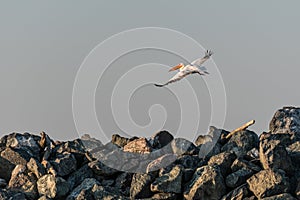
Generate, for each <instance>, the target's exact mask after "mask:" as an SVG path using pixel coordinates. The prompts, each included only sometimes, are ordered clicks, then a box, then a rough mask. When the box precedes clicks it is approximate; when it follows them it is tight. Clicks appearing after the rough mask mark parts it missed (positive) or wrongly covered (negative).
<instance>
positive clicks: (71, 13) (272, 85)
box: [0, 0, 300, 140]
mask: <svg viewBox="0 0 300 200" xmlns="http://www.w3.org/2000/svg"><path fill="white" fill-rule="evenodd" d="M0 2H1V3H0V4H1V5H0V25H1V33H0V54H1V59H0V91H1V92H0V98H1V103H0V134H1V135H4V134H7V133H10V132H14V131H17V132H25V131H28V132H32V133H37V134H38V133H39V132H40V131H46V132H47V133H48V134H50V135H51V137H53V138H55V139H60V140H66V139H73V138H76V137H78V134H77V132H76V129H75V125H74V121H73V116H72V88H73V83H74V80H75V76H76V73H77V70H78V69H79V66H80V65H81V63H82V62H83V60H84V58H85V57H86V56H87V55H88V53H89V52H90V51H91V50H92V49H93V48H94V47H95V46H96V45H98V44H99V43H100V42H102V41H104V40H105V39H106V38H108V37H110V36H111V35H113V34H116V33H119V32H121V31H124V30H128V29H132V28H138V27H148V26H155V27H164V28H170V29H174V30H177V31H180V32H182V33H184V34H187V35H188V36H190V37H192V38H194V39H195V40H196V41H198V42H199V43H200V44H201V45H203V46H204V47H205V48H209V49H212V50H213V51H214V52H215V55H214V56H213V59H214V62H215V63H216V64H217V66H218V68H219V70H220V72H221V74H222V77H223V81H224V84H225V89H226V94H227V116H226V121H225V125H224V128H225V129H228V130H231V129H234V128H236V127H237V126H239V125H241V124H242V123H244V122H246V121H248V120H250V119H255V120H256V124H255V125H254V126H253V127H251V128H252V129H253V130H255V131H256V132H257V133H258V134H260V133H261V132H262V131H266V130H268V123H269V121H270V120H271V117H272V115H273V114H274V112H275V110H276V109H278V108H281V107H282V106H285V105H295V106H297V105H299V102H300V101H299V100H300V93H299V91H298V90H299V73H300V69H299V66H300V61H299V58H298V54H299V52H300V44H299V35H300V26H299V25H298V24H299V19H300V12H299V6H300V2H299V1H296V0H295V1H287V2H284V1H271V0H270V1H247V2H245V1H244V2H242V1H218V2H217V1H188V2H183V1H160V2H158V1H157V2H155V1H126V3H125V2H124V1H106V2H104V1H88V2H87V1H75V0H68V1H43V2H41V1H0ZM129 2H130V3H129ZM141 54H143V52H142V53H141V52H140V54H139V53H137V54H136V55H135V57H136V56H138V57H139V59H141V60H143V59H142V58H144V60H145V62H146V61H147V62H148V61H149V62H150V61H151V60H149V59H148V57H149V55H156V57H157V58H160V59H161V61H162V62H163V60H165V63H164V64H172V59H173V57H172V56H170V55H168V54H165V53H162V54H161V55H162V56H161V57H160V54H159V52H148V53H147V52H146V53H145V52H144V55H142V56H140V55H141ZM133 56H134V55H133ZM147 56H148V57H147ZM164 58H165V59H164ZM132 59H134V58H132ZM132 59H131V60H130V55H129V56H128V58H127V61H124V63H131V62H132ZM176 59H177V60H176ZM175 60H176V62H177V61H179V60H178V58H174V63H175V64H177V63H176V62H175ZM119 62H121V61H119ZM139 64H142V62H141V63H139ZM108 74H109V73H108ZM111 74H112V73H111ZM108 76H110V75H108ZM106 78H107V77H106ZM190 80H191V83H192V82H193V81H194V78H191V79H190ZM105 94H109V91H108V92H107V93H105V92H104V93H101V88H100V89H99V90H98V92H97V94H96V99H101V95H103V97H104V96H105ZM160 95H167V94H163V93H161V92H160ZM135 96H136V98H137V99H138V98H141V97H142V96H143V92H142V91H141V92H140V93H136V95H135ZM149 98H150V97H147V99H149ZM165 98H170V99H172V98H173V97H171V96H170V97H165ZM144 100H145V99H144ZM139 101H140V102H143V98H142V99H140V100H139ZM203 101H204V103H205V102H206V101H207V100H203ZM99 102H101V100H99ZM155 103H160V102H159V101H158V102H155ZM150 104H151V102H146V103H145V106H148V107H149V105H150ZM139 105H140V104H139ZM174 105H177V104H176V102H175V101H174ZM131 106H132V107H133V108H134V107H135V105H131ZM136 106H138V105H136ZM96 109H97V114H98V115H99V116H98V118H99V119H101V118H103V117H101V116H100V115H102V116H103V112H102V110H101V109H102V107H101V103H100V104H96ZM140 109H143V107H139V110H140ZM134 110H135V109H132V112H133V113H132V116H133V118H136V119H137V121H138V120H140V122H139V121H138V122H137V123H140V124H143V123H144V122H143V117H142V118H139V116H140V115H138V114H135V111H134ZM203 110H204V111H203V112H204V113H202V114H201V115H205V114H206V112H207V109H205V108H203ZM146 112H147V110H146V111H145V113H146ZM176 113H177V114H178V111H174V112H173V113H172V114H170V115H172V116H174V115H176ZM104 115H105V113H104ZM135 115H136V117H134V116H135ZM207 115H208V114H207ZM141 116H142V115H141ZM145 116H146V117H145V119H144V120H145V121H147V120H149V119H147V113H146V114H145ZM178 120H180V119H178V118H176V117H175V118H174V124H173V125H172V123H170V122H168V124H167V127H166V128H167V129H169V130H171V131H172V130H173V129H174V130H176V128H177V127H178V124H176V122H178ZM207 123H208V120H205V119H204V123H203V125H202V126H201V127H200V129H199V132H202V133H203V132H205V130H206V129H207V127H208V125H209V124H207ZM108 124H109V123H108ZM108 129H109V126H107V127H106V130H107V131H108ZM111 132H119V130H118V129H116V127H115V126H114V125H113V124H111ZM109 134H110V133H109ZM132 134H133V135H135V134H140V133H132ZM140 135H141V134H140ZM146 135H147V136H148V135H149V133H147V134H146ZM150 135H151V134H150Z"/></svg>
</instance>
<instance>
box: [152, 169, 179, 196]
mask: <svg viewBox="0 0 300 200" xmlns="http://www.w3.org/2000/svg"><path fill="white" fill-rule="evenodd" d="M182 169H183V168H182V167H181V166H180V165H175V166H174V167H173V168H172V169H171V170H170V171H169V172H168V173H164V174H162V175H161V176H159V177H157V178H156V179H155V181H154V182H153V183H152V184H151V191H152V192H163V193H178V194H180V193H181V192H182V188H181V186H182V174H183V172H182Z"/></svg>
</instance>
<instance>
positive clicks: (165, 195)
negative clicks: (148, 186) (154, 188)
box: [151, 193, 179, 200]
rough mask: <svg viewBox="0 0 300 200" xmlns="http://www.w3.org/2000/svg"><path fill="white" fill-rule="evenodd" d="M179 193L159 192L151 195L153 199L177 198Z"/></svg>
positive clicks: (168, 199)
mask: <svg viewBox="0 0 300 200" xmlns="http://www.w3.org/2000/svg"><path fill="white" fill-rule="evenodd" d="M177 199H179V197H178V194H174V193H157V194H154V195H153V196H152V197H151V200H177Z"/></svg>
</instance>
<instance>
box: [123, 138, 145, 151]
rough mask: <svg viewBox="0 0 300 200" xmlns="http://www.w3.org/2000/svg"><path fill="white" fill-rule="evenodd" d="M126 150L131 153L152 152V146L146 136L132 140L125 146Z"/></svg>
mask: <svg viewBox="0 0 300 200" xmlns="http://www.w3.org/2000/svg"><path fill="white" fill-rule="evenodd" d="M124 151H125V152H131V153H142V154H143V153H150V152H151V147H150V145H149V143H148V141H147V140H146V138H139V139H135V140H133V141H131V142H128V143H127V144H126V145H125V146H124Z"/></svg>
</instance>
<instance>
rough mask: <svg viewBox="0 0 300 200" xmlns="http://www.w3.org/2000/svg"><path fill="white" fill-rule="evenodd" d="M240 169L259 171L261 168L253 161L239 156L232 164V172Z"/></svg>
mask: <svg viewBox="0 0 300 200" xmlns="http://www.w3.org/2000/svg"><path fill="white" fill-rule="evenodd" d="M240 169H250V170H252V171H254V172H259V171H260V170H261V168H260V167H259V166H257V165H255V164H253V163H252V162H249V161H247V160H244V159H241V158H237V159H235V161H234V162H233V163H232V165H231V170H232V172H235V171H238V170H240Z"/></svg>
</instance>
